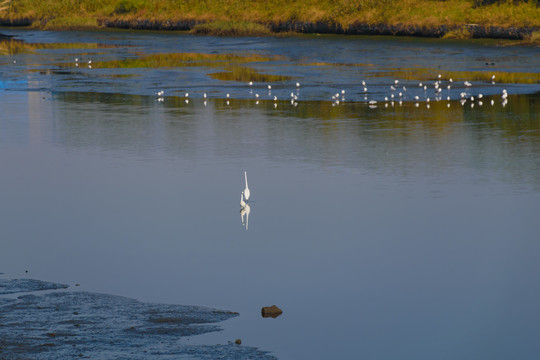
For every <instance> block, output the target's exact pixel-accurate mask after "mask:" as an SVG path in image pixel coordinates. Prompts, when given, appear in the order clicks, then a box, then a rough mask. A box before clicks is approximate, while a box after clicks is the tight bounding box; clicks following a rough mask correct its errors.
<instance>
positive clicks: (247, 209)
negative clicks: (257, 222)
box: [240, 204, 251, 231]
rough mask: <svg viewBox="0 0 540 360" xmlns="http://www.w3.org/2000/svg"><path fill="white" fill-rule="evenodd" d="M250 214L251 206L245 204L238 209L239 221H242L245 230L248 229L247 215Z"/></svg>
mask: <svg viewBox="0 0 540 360" xmlns="http://www.w3.org/2000/svg"><path fill="white" fill-rule="evenodd" d="M250 212H251V206H249V204H245V205H244V206H242V208H241V209H240V219H241V220H242V226H243V227H244V228H245V229H246V231H247V230H248V229H249V213H250Z"/></svg>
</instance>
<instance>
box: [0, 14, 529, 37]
mask: <svg viewBox="0 0 540 360" xmlns="http://www.w3.org/2000/svg"><path fill="white" fill-rule="evenodd" d="M203 22H204V21H199V20H166V21H161V20H148V19H98V26H99V27H101V28H117V29H133V30H169V31H173V30H175V31H188V30H191V29H193V27H194V26H195V25H197V24H200V23H203ZM32 24H33V20H32V19H28V18H26V19H18V20H9V19H0V26H32ZM264 25H265V26H267V27H268V28H269V29H270V30H271V31H272V32H275V33H280V32H297V33H304V34H344V35H393V36H417V37H432V38H438V37H443V36H444V35H446V34H447V33H449V32H451V31H458V30H466V31H468V32H469V33H470V34H471V36H472V38H492V39H510V40H523V39H525V38H527V37H528V36H530V35H531V34H532V33H533V32H534V31H538V30H540V29H538V28H535V27H500V26H483V25H477V24H465V25H453V26H447V25H441V26H417V25H404V24H363V23H358V22H357V23H353V24H351V25H348V26H343V25H341V24H339V23H333V22H322V21H319V22H298V21H286V22H269V23H266V24H264Z"/></svg>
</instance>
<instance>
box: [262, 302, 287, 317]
mask: <svg viewBox="0 0 540 360" xmlns="http://www.w3.org/2000/svg"><path fill="white" fill-rule="evenodd" d="M261 314H262V317H264V318H267V317H271V318H277V317H278V316H279V315H281V314H283V310H281V309H280V308H278V307H277V306H276V305H272V306H265V307H263V308H262V310H261Z"/></svg>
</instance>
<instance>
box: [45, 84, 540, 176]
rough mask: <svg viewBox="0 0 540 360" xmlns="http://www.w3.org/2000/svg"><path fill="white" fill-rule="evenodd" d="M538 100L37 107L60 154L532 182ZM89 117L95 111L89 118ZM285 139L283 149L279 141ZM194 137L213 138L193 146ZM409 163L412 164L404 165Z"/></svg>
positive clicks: (102, 101)
mask: <svg viewBox="0 0 540 360" xmlns="http://www.w3.org/2000/svg"><path fill="white" fill-rule="evenodd" d="M538 98H539V95H531V96H510V98H509V101H508V104H507V105H506V106H505V107H503V106H502V103H501V101H500V100H499V99H498V98H497V99H496V102H495V103H494V105H493V106H491V105H489V100H490V99H489V98H487V99H486V104H485V105H483V106H475V107H473V108H471V107H470V105H468V104H466V105H465V106H462V105H461V104H460V103H459V102H458V101H450V102H447V101H440V102H435V101H434V102H431V107H430V108H429V109H427V108H426V107H425V106H421V107H415V106H414V104H413V103H403V104H402V105H401V106H399V105H398V104H394V107H387V108H385V107H384V106H379V107H377V108H374V109H371V108H369V107H368V106H366V104H363V103H349V104H344V105H341V106H332V103H331V102H301V103H299V104H298V106H296V107H295V106H292V105H291V104H290V103H289V102H280V104H279V106H278V107H277V109H274V107H273V102H271V101H262V102H260V103H259V105H256V103H255V101H248V100H234V101H231V102H229V105H227V103H226V101H225V100H219V99H214V100H211V101H208V102H207V106H204V105H203V104H202V101H200V100H193V101H192V102H190V103H189V104H186V103H185V102H184V98H181V97H167V98H166V100H165V101H164V102H163V103H157V102H156V101H155V99H154V98H153V97H146V96H137V95H122V94H100V93H67V92H62V93H55V94H53V98H52V99H51V100H49V101H41V102H40V103H39V104H38V105H39V106H40V107H42V106H48V105H47V104H50V102H51V101H52V106H53V109H54V110H51V111H54V113H55V114H56V120H55V126H54V134H52V136H54V138H55V139H56V140H57V141H58V142H59V144H61V145H62V146H66V147H78V148H80V147H82V148H85V147H89V148H101V149H104V150H108V151H110V150H127V151H132V150H135V149H138V150H137V152H142V153H144V152H146V151H150V150H151V149H155V148H161V149H164V150H165V151H166V153H168V154H170V155H171V156H172V155H181V156H184V157H187V158H191V159H193V160H196V159H197V158H198V156H199V155H200V153H201V151H211V152H212V153H220V154H222V155H223V156H225V157H228V158H234V157H236V156H237V155H238V154H239V153H241V152H242V151H248V152H252V154H253V155H254V156H256V155H262V154H264V153H266V152H267V151H268V150H269V149H272V151H271V153H270V156H272V158H274V159H276V160H277V159H281V160H282V161H283V160H296V159H305V161H308V162H315V163H319V164H321V165H324V166H345V167H350V168H362V167H366V166H367V167H375V168H378V169H385V170H384V171H391V172H399V173H411V174H412V173H413V172H414V171H415V170H416V171H420V170H422V169H427V168H428V167H430V166H433V167H437V168H440V170H442V171H450V170H451V169H452V168H453V167H454V166H474V164H475V163H476V162H477V161H481V162H487V163H490V164H491V166H492V167H493V168H494V170H495V171H496V172H498V173H499V174H500V175H501V176H502V175H503V174H505V175H504V176H505V177H506V176H508V175H512V178H523V177H525V178H528V179H529V181H530V182H531V183H534V184H538V179H540V177H539V176H538V172H537V171H538V169H536V170H535V172H531V171H530V167H529V166H526V164H527V163H528V162H530V160H531V158H530V156H532V155H533V154H535V153H536V152H537V151H538V150H539V143H538V142H539V140H540V122H539V118H538V114H539V113H540V105H539V101H538ZM448 104H450V107H448V106H447V105H448ZM96 111H97V112H104V113H103V115H102V116H100V117H97V118H96V117H95V116H94V114H95V112H96ZM36 112H37V113H42V110H39V111H36ZM247 114H249V116H245V115H247ZM247 129H249V131H247ZM486 133H493V136H491V137H486V136H485V134H486ZM246 134H249V136H248V137H249V138H246V136H247V135H246ZM284 134H286V135H287V136H286V139H288V140H287V142H282V141H283V140H284V139H282V138H281V137H280V136H282V135H284ZM456 137H457V138H456ZM200 138H207V139H212V140H211V141H209V142H204V143H203V144H201V142H200V141H198V140H197V139H200ZM253 139H259V140H258V141H260V143H259V144H254V143H253ZM276 141H278V142H277V143H276ZM229 143H235V144H237V146H235V147H232V148H231V147H229V146H228V145H227V144H229ZM278 144H279V145H278ZM435 144H436V145H437V146H434V145H435ZM201 146H202V148H201ZM446 146H450V147H451V148H452V152H449V151H448V149H449V148H446ZM243 149H244V150H243ZM426 149H429V150H428V151H427V152H426ZM411 157H413V158H415V159H417V161H415V162H413V163H411V162H410V161H409V159H410V158H411ZM443 159H444V160H443ZM441 161H443V162H442V163H441ZM520 163H522V165H523V166H520ZM441 166H442V167H441ZM445 169H446V170H445ZM441 176H442V175H441Z"/></svg>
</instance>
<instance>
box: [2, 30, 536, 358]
mask: <svg viewBox="0 0 540 360" xmlns="http://www.w3.org/2000/svg"><path fill="white" fill-rule="evenodd" d="M2 32H3V33H6V34H12V35H16V37H17V39H20V40H24V43H13V41H11V42H10V43H9V45H3V46H4V47H3V48H2V47H0V49H2V51H1V53H2V54H3V55H1V56H0V75H1V86H2V89H1V90H0V108H1V109H2V111H1V112H2V115H1V117H0V174H1V176H0V188H1V189H2V191H1V192H0V204H1V205H0V239H1V249H2V250H1V252H0V271H1V272H4V274H3V275H2V276H3V277H4V278H33V279H38V280H44V281H52V282H55V283H63V284H64V283H65V284H70V285H71V286H72V287H71V290H72V291H75V292H77V291H79V289H80V290H83V291H88V292H93V293H104V294H111V295H120V296H125V297H129V298H133V299H137V300H139V301H143V302H150V303H165V304H187V305H189V304H191V305H198V306H208V307H212V308H219V309H225V310H232V311H237V312H239V313H240V316H238V317H234V318H231V319H229V320H227V321H225V322H223V323H220V326H221V327H222V328H223V329H224V330H223V331H222V332H211V333H207V334H204V335H198V336H193V337H190V338H189V341H190V343H192V344H203V345H205V346H206V345H215V344H227V343H228V342H229V341H234V339H237V338H241V339H242V343H243V345H242V346H246V345H247V346H249V347H256V348H259V349H261V350H263V351H270V353H271V354H272V355H274V356H276V357H277V358H279V359H299V358H311V359H327V358H352V357H355V358H356V357H358V358H370V359H403V358H405V359H409V358H410V359H412V358H414V359H432V358H439V359H456V358H460V359H479V358H486V359H487V358H489V359H508V358H510V357H512V358H535V357H537V356H538V355H540V346H539V345H538V342H537V341H536V337H537V334H538V332H539V328H538V323H539V320H540V312H539V311H538V307H537V304H538V301H539V300H540V287H539V285H538V284H537V282H536V281H535V278H534V274H537V273H538V271H539V270H540V268H539V265H538V264H540V261H539V260H540V259H539V255H538V254H539V253H540V252H539V250H540V244H539V243H538V233H539V230H540V223H539V222H538V215H537V214H538V211H539V210H540V156H539V155H540V119H539V116H538V114H539V113H540V111H539V110H540V109H539V107H540V94H539V90H540V86H539V85H538V81H537V80H536V82H534V81H533V82H532V83H526V81H525V80H522V79H525V78H527V79H528V78H532V79H533V80H534V79H537V78H535V76H538V73H539V71H538V70H539V69H540V66H539V65H540V58H539V55H540V50H538V49H537V48H529V47H522V46H503V47H501V46H499V43H496V42H493V41H475V42H472V43H471V42H455V41H451V42H443V41H440V40H425V39H408V38H403V39H400V38H398V39H393V38H385V37H373V38H368V37H344V36H342V37H334V36H306V37H293V38H232V39H229V38H212V37H194V36H190V35H186V34H182V33H155V32H140V33H139V32H135V33H133V32H123V31H115V32H69V33H62V32H38V31H24V30H12V29H4V30H3V31H2ZM36 44H41V45H36ZM43 44H49V45H47V46H45V45H43ZM55 44H56V45H55ZM58 44H63V45H58ZM66 44H74V45H70V46H68V45H66ZM4 49H5V50H4ZM165 53H166V54H167V55H163V54H165ZM171 54H181V55H171ZM186 54H190V55H186ZM201 54H204V56H203V55H201ZM208 54H210V55H219V56H210V57H208V56H207V55H208ZM75 57H78V58H79V61H78V63H79V66H76V63H75V61H74V59H75ZM137 59H138V60H139V61H140V62H139V63H136V62H134V60H137ZM488 59H489V61H490V62H494V63H495V65H487V66H486V65H485V62H487V61H488ZM88 60H92V63H91V64H90V65H91V66H92V67H91V68H89V67H88V63H87V62H88ZM14 61H15V63H14ZM135 64H137V65H135ZM316 64H318V65H316ZM344 64H345V65H344ZM133 66H135V67H133ZM233 68H234V69H236V70H234V69H233ZM238 69H240V70H238ZM246 69H247V70H246ZM405 69H406V70H405ZM228 71H229V72H234V71H236V73H235V74H236V75H235V76H238V77H239V78H241V80H239V81H225V80H220V79H218V78H215V77H213V75H211V74H214V73H218V72H228ZM254 71H255V73H254ZM439 73H441V74H444V76H443V77H442V78H443V84H444V86H445V87H444V91H443V93H442V95H441V96H440V98H441V99H440V101H437V100H438V99H437V94H436V93H435V89H434V87H433V83H434V81H436V79H437V75H438V74H439ZM478 73H481V74H480V75H478ZM260 74H266V75H268V74H270V75H276V76H281V77H282V78H281V79H280V80H274V81H273V82H272V90H271V93H270V94H269V93H268V89H267V84H268V83H269V82H266V81H257V80H256V79H257V76H259V75H260ZM450 74H451V76H454V77H455V79H454V83H453V85H452V88H451V90H450V91H448V94H447V93H446V91H447V90H446V85H447V84H449V81H448V76H447V75H450ZM492 74H496V80H498V78H504V79H506V80H505V81H508V82H504V83H500V82H497V81H496V83H495V84H492V83H491V80H490V79H491V75H492ZM531 74H532V75H531ZM456 75H457V76H456ZM458 76H459V77H458ZM467 76H471V77H467ZM472 76H477V77H478V80H474V79H472ZM394 79H399V80H400V83H399V84H400V86H402V84H405V86H407V90H406V93H405V94H404V95H403V100H402V103H401V105H400V104H399V102H398V99H397V98H396V100H395V102H394V104H392V103H391V102H390V101H388V102H385V101H384V97H389V96H390V94H391V91H390V89H389V86H390V85H391V84H393V82H394ZM467 79H468V80H469V81H471V82H472V84H473V86H472V87H471V88H466V87H465V86H464V85H463V81H464V80H467ZM516 79H519V82H518V83H512V81H516ZM250 80H251V81H254V82H255V83H254V85H253V86H252V87H249V86H248V85H247V82H248V81H250ZM362 80H365V81H366V83H367V87H368V92H367V94H365V93H364V92H363V89H362V88H361V86H360V84H361V81H362ZM297 81H298V82H300V83H301V86H300V88H299V89H296V86H295V85H294V84H295V83H296V82H297ZM420 81H423V82H427V83H428V84H430V88H429V89H428V91H427V93H425V94H424V91H423V89H421V88H420V87H419V86H418V82H420ZM413 86H414V87H413ZM503 88H504V89H507V90H508V93H509V94H510V95H509V96H508V100H507V101H506V102H505V101H503V100H502V99H501V93H502V89H503ZM341 89H344V90H346V93H345V101H343V100H342V99H341V96H340V99H339V100H340V102H339V104H338V103H336V102H335V99H332V95H334V94H335V93H336V92H340V91H341ZM161 90H163V91H165V96H164V99H163V101H157V100H158V96H157V95H156V94H155V93H156V92H157V91H161ZM401 91H403V90H401ZM463 91H465V92H467V97H469V96H475V97H477V96H478V94H479V93H482V94H484V95H485V96H484V98H483V99H482V100H483V104H482V105H480V104H479V102H478V100H475V101H474V105H473V106H471V101H470V100H467V101H466V103H465V104H464V105H461V104H460V102H459V99H460V98H461V97H460V92H463ZM185 92H189V93H190V95H189V97H188V98H185V96H184V94H185ZM205 92H206V93H207V95H208V98H207V100H206V105H205V104H204V99H203V96H202V94H203V93H205ZM291 92H293V94H294V95H297V96H298V99H297V100H296V102H297V105H296V106H295V105H294V102H295V101H293V104H291V102H290V99H291V97H290V93H291ZM227 93H229V94H230V98H226V94H227ZM256 93H258V94H260V97H259V98H256V97H255V94H256ZM274 96H278V101H276V102H275V101H274V100H273V97H274ZM395 96H396V97H397V96H398V91H396V92H395ZM414 96H419V97H420V100H419V101H415V100H414ZM446 96H450V97H451V100H450V101H446ZM366 97H367V98H366ZM428 97H429V98H430V100H431V101H430V102H427V98H428ZM186 100H188V101H187V102H186ZM257 100H258V101H259V103H258V104H257V103H256V101H257ZM370 100H376V101H377V104H376V107H374V106H372V107H370V106H369V105H368V101H370ZM491 100H493V105H491ZM227 101H229V104H227ZM428 106H429V108H428ZM448 106H449V107H448ZM244 171H247V174H248V180H249V187H250V190H251V193H252V197H251V198H250V214H249V222H248V226H247V229H246V224H245V223H244V224H242V220H241V216H240V212H239V210H240V207H239V199H238V198H239V195H240V192H241V191H242V190H243V189H244V179H243V173H244ZM26 271H28V273H26ZM75 284H80V286H77V287H74V285H75ZM273 304H276V305H278V306H279V307H280V308H282V309H283V315H281V316H280V317H278V318H276V319H263V318H262V317H261V315H260V310H261V307H262V306H270V305H273ZM128 340H129V337H128ZM116 350H119V349H116ZM156 356H157V355H156ZM201 358H203V356H201Z"/></svg>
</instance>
